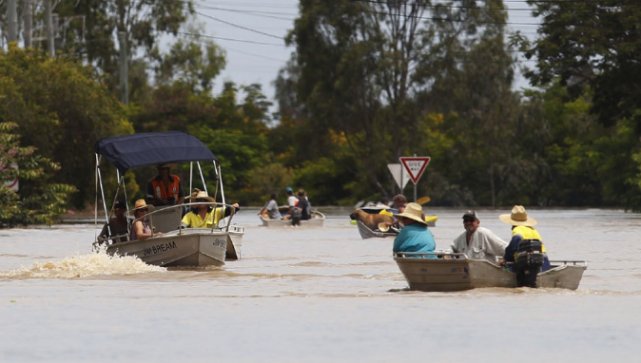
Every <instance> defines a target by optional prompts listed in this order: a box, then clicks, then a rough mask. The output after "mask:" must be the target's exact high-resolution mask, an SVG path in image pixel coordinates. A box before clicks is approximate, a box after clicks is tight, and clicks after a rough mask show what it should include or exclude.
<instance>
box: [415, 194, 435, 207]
mask: <svg viewBox="0 0 641 363" xmlns="http://www.w3.org/2000/svg"><path fill="white" fill-rule="evenodd" d="M430 200H432V199H431V198H430V197H428V196H427V195H426V196H424V197H420V198H418V200H417V201H416V203H418V204H420V205H423V204H426V203H429V202H430Z"/></svg>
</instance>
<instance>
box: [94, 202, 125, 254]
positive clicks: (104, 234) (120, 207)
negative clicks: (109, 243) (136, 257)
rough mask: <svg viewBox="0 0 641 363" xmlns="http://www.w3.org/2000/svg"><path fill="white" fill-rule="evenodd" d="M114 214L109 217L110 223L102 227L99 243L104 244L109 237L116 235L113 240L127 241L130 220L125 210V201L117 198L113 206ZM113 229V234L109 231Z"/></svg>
mask: <svg viewBox="0 0 641 363" xmlns="http://www.w3.org/2000/svg"><path fill="white" fill-rule="evenodd" d="M113 211H114V215H113V216H112V217H111V218H109V223H105V225H104V226H103V227H102V231H100V234H99V235H98V243H100V244H102V243H103V242H105V241H106V240H107V239H109V237H112V236H113V237H114V240H113V242H114V243H115V242H125V241H127V235H128V234H129V231H128V222H127V216H126V215H125V212H126V211H127V209H126V207H125V202H124V201H122V200H117V201H116V202H115V203H114V207H113ZM107 226H108V227H107ZM110 231H111V234H110V233H109V232H110Z"/></svg>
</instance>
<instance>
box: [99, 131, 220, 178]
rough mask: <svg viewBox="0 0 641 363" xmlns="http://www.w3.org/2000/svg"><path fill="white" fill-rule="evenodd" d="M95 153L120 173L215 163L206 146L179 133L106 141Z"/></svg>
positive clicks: (153, 133)
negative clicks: (192, 163) (181, 164)
mask: <svg viewBox="0 0 641 363" xmlns="http://www.w3.org/2000/svg"><path fill="white" fill-rule="evenodd" d="M95 151H96V153H97V154H99V155H102V156H103V157H104V158H105V159H107V160H108V161H109V162H111V163H112V164H114V165H115V166H116V168H118V170H119V171H120V172H121V173H125V172H126V171H127V170H129V169H131V168H138V167H143V166H151V165H160V164H166V163H176V162H186V161H212V160H216V157H215V156H214V154H213V153H212V152H211V150H209V148H208V147H207V146H205V144H203V143H202V142H201V141H200V140H198V139H197V138H195V137H193V136H191V135H189V134H187V133H184V132H180V131H168V132H149V133H140V134H133V135H125V136H117V137H107V138H104V139H101V140H99V141H98V142H97V143H96V146H95Z"/></svg>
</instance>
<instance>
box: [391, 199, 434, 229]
mask: <svg viewBox="0 0 641 363" xmlns="http://www.w3.org/2000/svg"><path fill="white" fill-rule="evenodd" d="M396 216H397V217H405V218H409V219H412V220H415V221H417V222H419V223H423V224H425V225H427V222H425V219H424V218H423V207H421V205H420V204H418V203H409V204H407V206H405V212H403V213H399V214H397V215H396Z"/></svg>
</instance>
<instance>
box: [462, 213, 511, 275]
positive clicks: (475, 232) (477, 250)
mask: <svg viewBox="0 0 641 363" xmlns="http://www.w3.org/2000/svg"><path fill="white" fill-rule="evenodd" d="M480 225H481V221H480V220H479V217H478V214H477V213H476V212H475V211H473V210H468V211H467V212H465V213H463V228H465V232H463V233H462V234H461V235H460V236H458V237H456V239H455V240H454V243H453V244H452V251H453V252H455V253H464V254H465V255H466V256H467V258H472V259H478V260H487V261H489V262H491V263H496V261H497V258H502V257H503V255H504V254H505V247H507V242H505V241H504V240H502V239H501V238H500V237H499V236H497V235H496V234H495V233H494V232H492V231H491V230H489V229H487V228H484V227H481V226H480Z"/></svg>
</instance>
